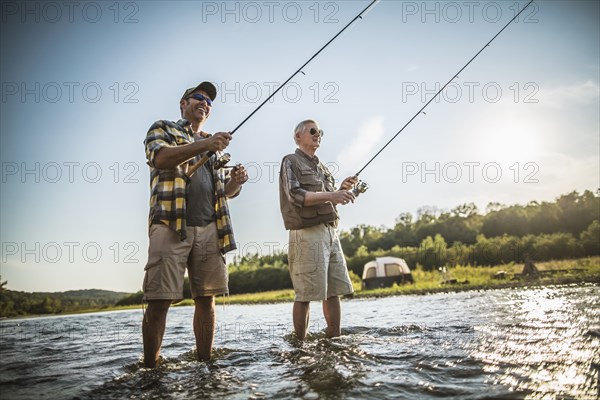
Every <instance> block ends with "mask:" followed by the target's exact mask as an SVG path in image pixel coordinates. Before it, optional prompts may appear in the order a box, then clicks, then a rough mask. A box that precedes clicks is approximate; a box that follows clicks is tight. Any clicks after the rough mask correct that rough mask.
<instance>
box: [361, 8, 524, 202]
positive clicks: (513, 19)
mask: <svg viewBox="0 0 600 400" xmlns="http://www.w3.org/2000/svg"><path fill="white" fill-rule="evenodd" d="M533 2H534V0H531V1H530V2H529V3H527V5H526V6H525V7H523V8H522V9H521V11H519V12H518V13H517V15H515V16H514V17H513V18H512V19H511V20H510V21H508V23H507V24H506V25H504V27H503V28H502V29H500V31H499V32H498V33H496V35H495V36H494V37H493V38H492V39H491V40H490V41H489V42H487V43H486V44H485V45H484V46H483V47H482V48H481V50H479V51H478V52H477V54H475V55H474V56H473V57H472V58H471V59H470V60H469V61H468V62H467V63H466V64H465V65H464V66H463V67H462V68H461V69H460V70H459V71H458V72H457V73H456V74H454V76H452V78H450V80H449V81H448V82H447V83H446V84H445V85H444V86H442V88H441V89H440V90H438V92H437V93H436V94H435V95H434V96H433V97H432V98H431V99H430V100H429V101H428V102H427V103H426V104H425V105H424V106H423V107H421V109H420V110H419V111H417V112H416V114H415V115H413V117H412V118H411V119H410V120H408V122H407V123H406V124H404V126H403V127H402V128H401V129H400V130H399V131H398V132H397V133H396V134H395V135H394V136H393V137H392V138H391V139H390V140H389V141H388V142H387V143H386V144H385V145H384V146H383V147H382V148H381V149H380V150H379V151H378V152H377V153H376V154H375V155H374V156H373V157H371V159H370V160H369V161H368V162H367V163H366V164H365V165H364V166H363V167H362V168H361V169H360V171H358V172H357V173H356V175H355V176H357V177H358V175H360V173H361V172H363V171H364V169H365V168H367V167H368V166H369V164H371V162H372V161H373V160H374V159H375V158H377V156H378V155H379V154H381V152H382V151H383V150H384V149H385V148H386V147H387V146H388V145H389V144H390V143H392V142H393V141H394V139H396V137H397V136H398V135H399V134H401V133H402V131H403V130H404V129H405V128H406V127H407V126H408V125H410V123H411V122H413V120H414V119H415V118H417V117H418V116H419V114H421V113H423V110H425V108H427V106H428V105H429V104H431V102H432V101H433V100H435V99H436V98H437V97H438V96H439V95H440V93H442V92H443V91H444V89H445V88H446V87H447V86H448V85H449V84H450V83H451V82H452V81H453V80H454V79H456V78H458V75H460V74H461V73H462V72H463V71H464V70H465V68H467V67H468V66H469V64H471V62H473V60H475V58H477V56H479V54H481V53H482V52H483V50H485V48H486V47H488V46H489V45H490V44H491V43H492V42H493V41H494V39H496V38H497V37H498V36H499V35H500V34H501V33H502V32H503V31H504V30H505V29H506V28H507V27H508V26H509V25H510V24H512V23H513V21H515V20H516V19H517V18H518V17H519V15H521V13H522V12H523V11H525V9H526V8H527V7H529V6H530V5H531V3H533ZM423 114H425V113H423ZM368 188H369V185H368V184H367V183H366V182H363V181H359V182H358V183H357V184H356V187H355V188H354V189H353V193H354V195H355V196H357V195H358V194H359V193H364V192H366V191H367V189H368Z"/></svg>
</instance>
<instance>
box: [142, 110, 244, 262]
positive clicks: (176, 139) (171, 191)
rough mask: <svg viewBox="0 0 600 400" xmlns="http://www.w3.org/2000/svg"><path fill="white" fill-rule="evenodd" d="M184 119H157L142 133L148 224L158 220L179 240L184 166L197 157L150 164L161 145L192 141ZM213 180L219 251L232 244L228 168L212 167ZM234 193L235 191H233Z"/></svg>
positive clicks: (182, 222)
mask: <svg viewBox="0 0 600 400" xmlns="http://www.w3.org/2000/svg"><path fill="white" fill-rule="evenodd" d="M188 126H189V123H188V121H186V120H183V119H181V120H179V121H177V122H171V121H157V122H155V123H154V124H153V125H152V126H151V127H150V129H149V130H148V134H147V135H146V139H145V140H144V145H145V147H146V158H147V160H148V165H149V166H150V215H149V219H148V225H149V226H150V225H152V223H153V222H157V221H160V222H161V223H163V224H165V225H167V226H169V227H170V228H171V229H173V230H174V231H176V232H177V233H179V237H180V239H181V240H185V238H186V237H187V235H186V227H187V224H186V199H187V188H188V184H189V178H188V177H187V175H186V173H187V171H188V169H189V168H190V167H191V166H192V165H194V164H195V163H196V162H198V161H199V160H200V158H201V157H200V156H199V155H198V156H196V158H193V159H191V160H189V161H187V162H185V163H182V164H180V165H178V166H177V167H175V168H174V169H158V168H156V167H155V166H154V160H155V157H156V154H157V153H158V151H159V150H160V149H161V148H163V147H165V146H180V145H185V144H190V143H193V142H194V135H193V133H192V131H191V130H190V129H189V127H188ZM213 176H214V182H215V197H216V199H217V201H216V204H215V212H216V215H217V221H216V222H217V232H218V236H219V248H220V249H221V253H223V254H225V253H227V252H228V251H231V250H234V249H235V248H236V245H235V239H234V236H233V228H232V226H231V218H230V215H229V207H228V206H227V196H226V195H225V184H226V183H227V182H228V181H229V179H230V178H229V171H228V170H227V169H224V168H221V169H218V170H213ZM236 196H237V194H236Z"/></svg>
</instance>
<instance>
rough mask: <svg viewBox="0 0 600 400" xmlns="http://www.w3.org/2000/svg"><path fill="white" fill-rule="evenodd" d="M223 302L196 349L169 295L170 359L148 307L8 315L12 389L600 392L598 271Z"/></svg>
mask: <svg viewBox="0 0 600 400" xmlns="http://www.w3.org/2000/svg"><path fill="white" fill-rule="evenodd" d="M343 308H344V318H343V329H342V334H343V336H342V337H340V338H335V339H327V338H325V337H324V335H323V329H324V319H323V317H322V312H321V307H320V304H318V303H312V309H311V311H312V312H311V318H312V319H311V325H310V332H311V334H310V336H309V338H308V340H307V341H305V342H304V343H298V342H296V341H295V340H294V338H293V335H292V334H291V333H292V327H291V303H287V304H275V305H253V306H238V305H227V306H218V307H217V321H218V323H217V325H218V326H217V332H216V337H215V351H214V354H213V357H214V360H213V361H212V362H210V363H201V362H197V361H195V359H194V346H195V342H194V336H193V331H192V327H191V320H192V314H193V308H192V307H177V308H171V310H170V312H169V315H168V320H167V332H166V335H165V338H164V342H163V352H162V354H163V356H164V360H163V362H162V364H161V366H160V367H159V368H157V369H155V370H149V369H145V368H142V366H141V362H140V360H141V355H142V341H141V329H140V324H141V319H142V311H141V310H131V311H120V312H107V313H95V314H86V315H72V316H60V317H49V318H32V319H18V320H5V321H2V322H1V323H0V329H1V330H0V357H1V358H0V398H2V399H34V398H46V399H125V398H128V399H163V398H167V399H192V398H194V399H204V398H206V399H223V398H227V399H250V398H252V399H261V398H269V399H297V398H304V399H393V398H397V399H436V398H441V397H443V398H454V399H522V398H531V399H597V398H598V393H599V385H598V378H599V374H600V350H599V349H600V337H599V336H598V330H600V327H599V326H600V287H599V286H597V285H583V286H581V285H579V286H558V287H545V288H529V289H528V288H525V289H515V290H509V289H506V290H496V291H486V292H463V293H455V294H451V293H450V294H435V295H427V296H399V297H388V298H381V299H368V300H344V301H343Z"/></svg>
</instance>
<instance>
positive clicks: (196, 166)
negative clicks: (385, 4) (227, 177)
mask: <svg viewBox="0 0 600 400" xmlns="http://www.w3.org/2000/svg"><path fill="white" fill-rule="evenodd" d="M378 1H379V0H373V1H372V2H371V3H370V4H369V5H368V6H367V7H365V9H364V10H362V11H361V12H360V13H359V14H358V15H357V16H356V17H354V18H353V19H352V20H351V21H350V22H348V24H347V25H346V26H344V27H343V28H342V30H341V31H339V32H338V33H337V34H336V35H335V36H334V37H333V38H331V39H330V40H329V41H328V42H327V43H325V45H324V46H323V47H321V48H320V49H319V51H317V52H316V53H315V54H313V55H312V57H310V58H309V59H308V61H306V62H305V63H304V64H302V66H301V67H300V68H298V69H297V70H296V72H294V73H293V74H292V76H290V77H289V78H288V79H287V80H286V81H285V82H283V83H282V84H281V86H279V87H278V88H277V90H275V91H274V92H273V93H271V95H270V96H269V97H267V99H266V100H265V101H263V102H262V103H261V104H260V105H259V106H258V107H256V109H255V110H254V111H252V112H251V113H250V115H248V116H247V117H246V118H245V119H244V120H243V121H242V122H240V124H239V125H238V126H236V127H235V129H234V130H232V131H231V132H229V133H230V134H232V135H233V134H234V133H235V132H236V131H237V130H238V129H239V128H240V127H241V126H242V125H244V124H245V123H246V121H248V120H249V119H250V118H252V116H253V115H254V114H256V112H257V111H258V110H260V109H261V108H262V106H264V105H265V104H266V103H267V102H268V101H269V100H271V99H272V98H273V96H275V95H276V94H277V92H279V91H280V90H281V89H282V88H283V87H284V86H285V85H286V84H288V82H289V81H291V80H292V79H293V78H294V76H296V75H297V74H298V73H300V72H301V73H302V75H306V74H305V73H304V72H303V71H302V69H303V68H304V67H306V66H307V65H308V64H309V63H310V62H311V61H312V60H314V59H315V58H316V57H317V56H318V55H319V54H320V53H321V52H322V51H323V50H325V48H326V47H327V46H329V44H330V43H331V42H333V41H334V40H335V39H336V38H337V37H338V36H340V35H341V34H342V33H343V32H344V31H345V30H346V29H347V28H348V27H349V26H350V25H352V24H353V23H354V21H356V20H358V19H362V15H363V14H364V13H366V12H367V10H369V9H370V8H371V7H373V6H374V5H375V3H377V2H378ZM214 154H215V153H214V152H213V151H211V152H208V153H207V154H205V155H204V156H203V157H202V158H201V159H200V161H198V162H197V163H196V164H194V165H192V166H191V167H190V169H189V170H188V172H187V176H188V177H191V176H192V175H193V174H194V173H195V172H196V170H198V168H200V167H201V166H202V165H204V164H205V163H206V162H207V161H208V159H209V158H210V157H212V156H213V155H214ZM221 158H222V160H221V159H219V160H218V162H219V163H218V164H217V165H220V166H223V165H225V164H226V163H227V161H228V158H230V156H229V155H228V154H227V153H225V155H224V156H223V157H221ZM226 160H227V161H226Z"/></svg>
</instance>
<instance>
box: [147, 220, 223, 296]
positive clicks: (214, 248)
mask: <svg viewBox="0 0 600 400" xmlns="http://www.w3.org/2000/svg"><path fill="white" fill-rule="evenodd" d="M149 236H150V244H149V246H148V263H147V264H146V268H145V271H146V274H145V276H144V283H143V290H144V300H173V301H178V300H181V299H183V278H184V275H185V271H186V269H187V271H188V276H189V278H190V289H191V291H192V298H196V297H198V296H215V295H219V294H227V293H228V292H229V290H228V287H227V284H228V280H229V277H228V275H227V267H226V266H225V259H224V257H223V255H222V254H221V252H220V250H219V246H218V244H217V239H218V238H217V225H216V223H212V224H209V225H207V226H192V227H187V239H185V240H184V241H181V240H179V234H178V233H177V232H175V231H174V230H172V229H170V228H169V227H168V226H166V225H164V224H152V226H151V227H150V232H149Z"/></svg>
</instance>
